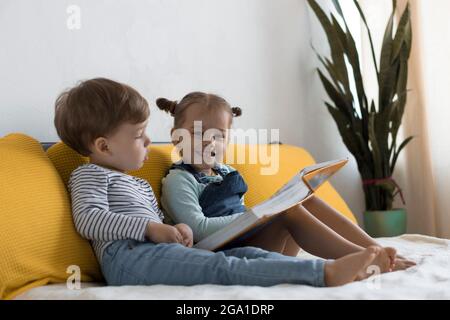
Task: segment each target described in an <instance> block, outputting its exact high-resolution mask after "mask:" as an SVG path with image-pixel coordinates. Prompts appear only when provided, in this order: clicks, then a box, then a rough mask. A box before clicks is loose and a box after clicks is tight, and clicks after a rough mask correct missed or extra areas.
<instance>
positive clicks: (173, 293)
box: [16, 234, 450, 300]
mask: <svg viewBox="0 0 450 320" xmlns="http://www.w3.org/2000/svg"><path fill="white" fill-rule="evenodd" d="M377 241H378V242H379V243H380V244H381V245H383V246H392V247H395V248H396V249H397V251H398V253H400V254H402V255H403V256H405V257H407V258H409V259H411V260H413V261H415V262H416V263H417V265H416V266H414V267H412V268H410V269H408V270H404V271H396V272H391V273H385V274H381V275H377V276H372V277H370V278H368V279H366V280H364V281H359V282H353V283H350V284H347V285H344V286H340V287H333V288H314V287H310V286H305V285H292V284H281V285H276V286H273V287H258V286H221V285H196V286H166V285H153V286H120V287H114V286H105V285H104V284H101V283H82V284H81V288H80V289H68V288H67V286H66V284H65V283H63V284H51V285H46V286H42V287H38V288H34V289H31V290H29V291H27V292H25V293H23V294H21V295H19V296H17V297H16V299H17V300H30V299H50V300H51V299H63V300H64V299H83V300H91V299H100V300H103V299H125V300H127V299H145V300H158V299H171V300H172V299H173V300H197V299H206V300H216V299H221V300H222V299H223V300H228V299H233V300H236V299H237V300H241V299H243V300H244V299H245V300H254V299H258V300H259V299H264V300H266V299H269V300H280V299H287V300H309V299H450V250H449V249H450V247H449V245H450V240H447V239H439V238H434V237H429V236H424V235H417V234H406V235H402V236H399V237H394V238H379V239H377ZM299 257H302V258H306V259H311V258H314V257H313V256H311V255H309V254H307V253H305V252H300V253H299Z"/></svg>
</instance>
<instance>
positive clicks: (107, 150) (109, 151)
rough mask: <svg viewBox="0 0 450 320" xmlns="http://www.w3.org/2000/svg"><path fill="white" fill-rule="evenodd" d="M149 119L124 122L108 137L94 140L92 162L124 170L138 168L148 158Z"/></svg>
mask: <svg viewBox="0 0 450 320" xmlns="http://www.w3.org/2000/svg"><path fill="white" fill-rule="evenodd" d="M147 123H148V120H146V121H144V122H142V123H138V124H132V123H124V124H122V125H120V126H119V127H118V128H117V130H116V131H115V132H114V133H113V134H111V135H109V136H108V137H100V138H97V139H96V141H95V142H94V146H93V148H92V149H93V150H92V151H93V152H92V154H91V156H90V157H91V162H95V163H97V164H100V165H104V166H107V167H110V168H112V169H116V170H119V171H122V172H125V171H131V170H137V169H139V168H141V167H142V165H143V164H144V161H145V160H147V159H148V152H149V150H148V148H147V147H148V146H149V144H150V142H151V141H150V138H149V137H148V136H147V135H146V133H145V130H146V127H147Z"/></svg>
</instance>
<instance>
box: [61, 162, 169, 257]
mask: <svg viewBox="0 0 450 320" xmlns="http://www.w3.org/2000/svg"><path fill="white" fill-rule="evenodd" d="M68 188H69V191H70V195H71V199H72V215H73V221H74V224H75V227H76V229H77V231H78V233H80V234H81V236H82V237H84V238H86V239H88V240H90V242H91V245H92V247H93V249H94V251H95V254H96V256H97V259H98V261H99V262H101V259H102V256H103V252H104V250H105V249H106V247H108V245H110V244H111V243H113V242H114V241H116V240H123V239H134V240H137V241H142V242H144V241H146V237H145V231H146V227H147V225H148V223H149V222H156V223H162V221H163V219H164V215H163V213H162V211H161V210H160V209H159V207H158V203H157V201H156V198H155V195H154V193H153V190H152V188H151V186H150V184H149V183H148V182H147V181H145V180H144V179H140V178H137V177H133V176H130V175H128V174H125V173H121V172H118V171H114V170H110V169H107V168H104V167H101V166H99V165H96V164H92V163H91V164H86V165H83V166H80V167H78V168H77V169H76V170H74V171H73V172H72V174H71V176H70V179H69V185H68Z"/></svg>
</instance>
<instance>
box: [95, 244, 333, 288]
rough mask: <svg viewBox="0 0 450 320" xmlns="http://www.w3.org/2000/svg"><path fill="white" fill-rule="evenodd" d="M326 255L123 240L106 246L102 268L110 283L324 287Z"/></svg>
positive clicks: (116, 284)
mask: <svg viewBox="0 0 450 320" xmlns="http://www.w3.org/2000/svg"><path fill="white" fill-rule="evenodd" d="M324 267H325V260H322V259H314V260H312V259H299V258H296V257H288V256H285V255H282V254H279V253H275V252H268V251H265V250H262V249H259V248H255V247H242V248H233V249H228V250H223V251H219V252H211V251H206V250H201V249H193V248H187V247H184V246H182V245H180V244H175V243H159V244H155V243H152V242H139V241H135V240H119V241H116V242H114V243H112V244H111V245H110V246H108V247H107V248H106V249H105V251H104V254H103V257H102V261H101V268H102V272H103V275H104V277H105V279H106V282H107V283H108V285H113V286H121V285H154V284H165V285H185V286H190V285H197V284H220V285H254V286H264V287H266V286H273V285H277V284H281V283H292V284H305V285H311V286H316V287H323V286H325V281H324Z"/></svg>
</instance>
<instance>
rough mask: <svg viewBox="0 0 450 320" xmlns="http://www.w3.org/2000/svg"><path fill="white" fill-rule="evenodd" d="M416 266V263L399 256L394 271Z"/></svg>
mask: <svg viewBox="0 0 450 320" xmlns="http://www.w3.org/2000/svg"><path fill="white" fill-rule="evenodd" d="M415 265H416V263H415V262H414V261H411V260H408V259H406V258H404V257H401V256H397V258H396V259H395V262H394V268H393V270H392V271H400V270H406V269H408V268H411V267H413V266H415Z"/></svg>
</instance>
